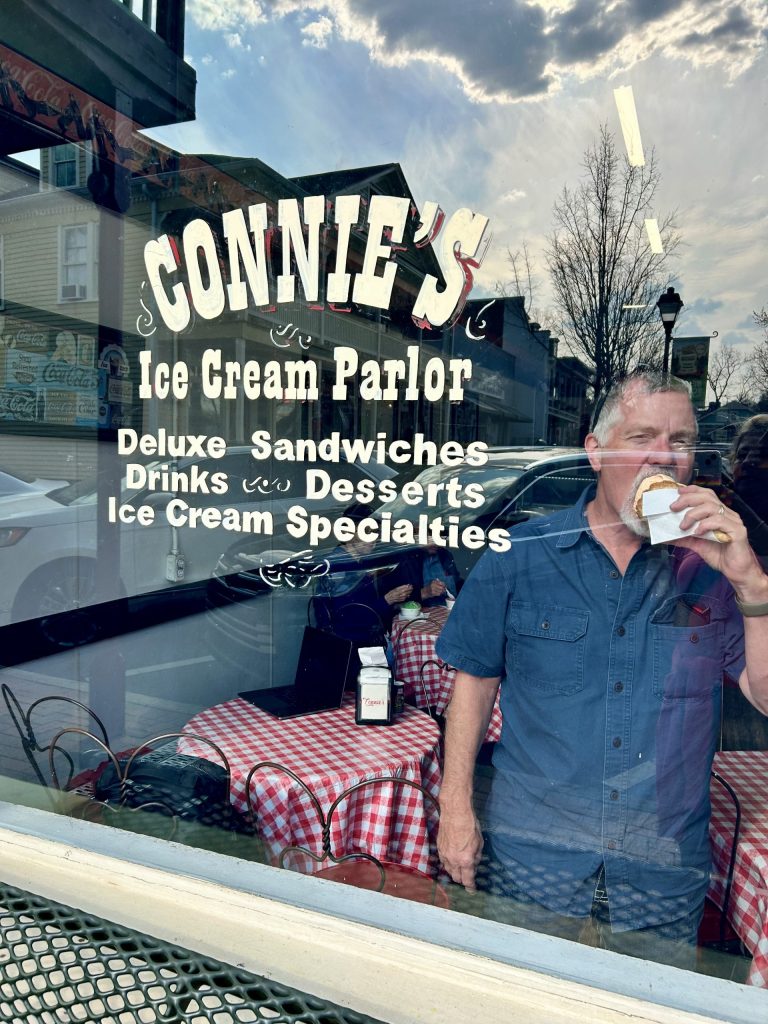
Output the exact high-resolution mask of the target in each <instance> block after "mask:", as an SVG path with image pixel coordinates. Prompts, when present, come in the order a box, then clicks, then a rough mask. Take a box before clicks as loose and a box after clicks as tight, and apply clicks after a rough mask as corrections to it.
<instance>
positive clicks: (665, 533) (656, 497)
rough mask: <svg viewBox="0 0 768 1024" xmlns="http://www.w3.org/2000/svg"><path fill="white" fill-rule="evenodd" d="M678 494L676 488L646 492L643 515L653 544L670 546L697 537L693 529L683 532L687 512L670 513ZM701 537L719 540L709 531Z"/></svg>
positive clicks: (660, 488)
mask: <svg viewBox="0 0 768 1024" xmlns="http://www.w3.org/2000/svg"><path fill="white" fill-rule="evenodd" d="M678 493H679V492H678V490H677V488H676V487H659V488H658V489H657V490H653V491H646V492H645V494H644V495H643V515H644V516H645V518H646V519H647V520H648V526H649V528H650V531H651V544H668V543H669V542H670V541H673V540H678V539H679V538H680V537H691V536H694V535H696V531H695V530H694V529H693V528H691V529H690V530H683V529H681V527H680V523H681V522H682V521H683V519H684V517H685V511H682V512H670V510H669V506H670V505H671V504H672V502H673V501H674V500H675V499H676V498H677V496H678ZM697 536H698V535H697ZM700 536H702V537H704V538H705V539H706V540H718V538H717V537H716V536H715V535H714V533H712V531H711V530H707V532H706V533H702V534H701V535H700Z"/></svg>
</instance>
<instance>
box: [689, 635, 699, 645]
mask: <svg viewBox="0 0 768 1024" xmlns="http://www.w3.org/2000/svg"><path fill="white" fill-rule="evenodd" d="M690 640H691V643H692V644H697V643H698V642H699V634H698V633H691V636H690Z"/></svg>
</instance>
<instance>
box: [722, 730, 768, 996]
mask: <svg viewBox="0 0 768 1024" xmlns="http://www.w3.org/2000/svg"><path fill="white" fill-rule="evenodd" d="M713 767H714V770H715V771H716V772H717V773H718V774H719V775H721V776H722V777H723V778H724V779H725V780H726V781H727V782H729V783H730V784H731V786H733V788H734V790H735V791H736V794H737V796H738V798H739V803H740V804H741V830H740V834H739V845H738V847H737V850H736V860H735V869H734V873H733V886H732V889H731V897H730V904H729V907H728V919H729V921H730V922H731V925H732V926H733V930H734V931H735V932H736V934H737V935H738V936H739V938H740V939H741V941H742V942H743V943H744V945H745V946H746V947H747V949H748V950H749V952H750V953H751V954H752V966H751V968H750V971H749V976H748V978H747V984H749V985H757V986H759V987H761V988H768V751H763V750H730V751H722V752H720V753H718V754H716V755H715V761H714V765H713ZM711 796H712V818H711V821H710V829H709V831H710V838H711V840H712V856H713V860H714V865H715V872H714V877H713V879H712V884H711V886H710V891H709V896H710V898H711V899H712V900H713V901H714V902H715V903H716V904H717V906H719V907H720V908H722V905H723V897H724V895H725V882H726V879H727V875H728V860H729V857H730V851H731V842H732V838H733V828H734V821H735V807H734V804H733V801H732V799H731V798H730V796H729V795H728V793H727V792H726V791H725V790H724V788H723V787H722V785H721V784H720V783H719V782H717V781H716V780H715V779H713V780H712V792H711Z"/></svg>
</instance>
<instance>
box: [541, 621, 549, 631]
mask: <svg viewBox="0 0 768 1024" xmlns="http://www.w3.org/2000/svg"><path fill="white" fill-rule="evenodd" d="M541 628H542V629H549V623H548V622H547V620H546V619H544V621H543V622H542V624H541Z"/></svg>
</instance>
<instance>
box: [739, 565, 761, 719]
mask: <svg viewBox="0 0 768 1024" xmlns="http://www.w3.org/2000/svg"><path fill="white" fill-rule="evenodd" d="M739 597H740V599H741V601H742V602H743V603H744V604H747V605H750V604H752V605H760V604H768V578H767V577H765V576H764V577H763V579H762V580H757V581H756V584H755V585H754V586H753V587H752V588H750V589H749V590H748V591H747V590H746V589H744V590H742V592H741V593H740V594H739ZM744 647H745V652H746V663H747V664H746V668H745V669H744V671H743V672H742V674H741V678H740V679H739V685H740V686H741V689H742V691H743V693H744V696H745V697H746V698H747V700H749V701H750V702H751V703H752V704H754V706H755V707H756V708H757V709H758V711H762V713H763V714H764V715H768V615H754V616H750V615H745V616H744Z"/></svg>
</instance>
